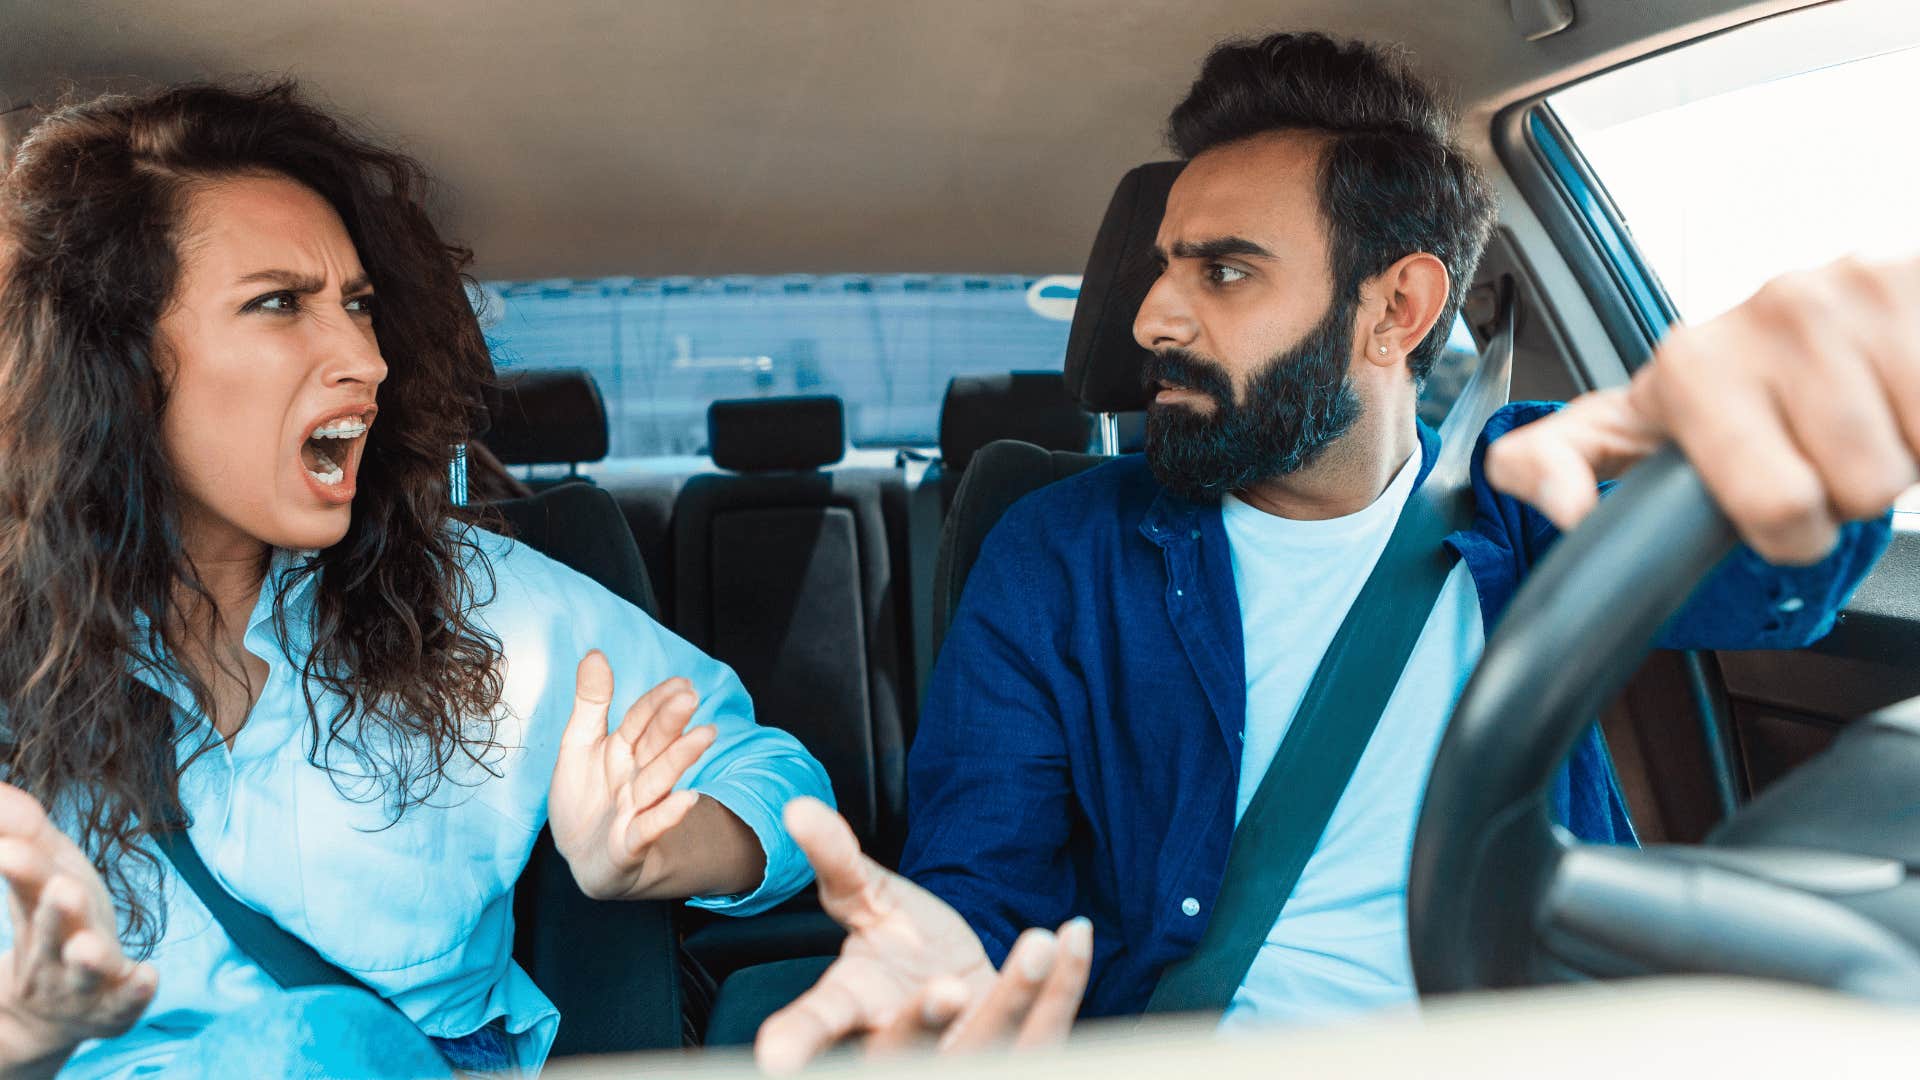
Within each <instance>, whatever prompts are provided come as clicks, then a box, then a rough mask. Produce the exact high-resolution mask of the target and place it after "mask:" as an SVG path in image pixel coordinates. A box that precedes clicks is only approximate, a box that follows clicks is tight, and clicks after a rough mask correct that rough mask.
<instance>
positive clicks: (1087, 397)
mask: <svg viewBox="0 0 1920 1080" xmlns="http://www.w3.org/2000/svg"><path fill="white" fill-rule="evenodd" d="M1185 167H1186V163H1185V162H1181V161H1157V162H1154V163H1152V164H1150V165H1142V166H1140V167H1139V168H1136V169H1134V170H1133V171H1132V172H1129V173H1128V174H1127V175H1125V176H1123V177H1121V178H1120V186H1119V187H1118V188H1116V189H1114V192H1113V201H1112V202H1110V203H1108V204H1107V216H1106V218H1105V219H1103V220H1102V221H1101V222H1100V232H1099V234H1098V235H1096V236H1095V237H1094V238H1093V252H1092V253H1091V254H1089V255H1088V256H1087V270H1086V273H1085V274H1084V275H1082V277H1081V281H1080V300H1079V302H1078V303H1076V304H1075V305H1074V308H1073V329H1072V331H1071V332H1070V333H1069V335H1068V337H1067V391H1068V392H1069V393H1071V394H1072V395H1073V396H1074V397H1075V398H1077V399H1079V401H1080V404H1082V405H1084V406H1086V407H1087V408H1088V409H1089V410H1090V411H1093V412H1103V413H1108V412H1133V411H1135V410H1138V409H1144V408H1146V407H1147V402H1148V400H1149V397H1148V395H1147V390H1146V387H1145V386H1143V385H1141V382H1140V374H1141V372H1142V371H1143V370H1144V369H1145V364H1146V362H1147V350H1145V349H1143V348H1141V347H1140V346H1139V345H1138V344H1137V343H1135V342H1134V340H1133V317H1134V315H1136V314H1138V313H1139V311H1140V301H1142V300H1145V299H1146V298H1147V290H1148V289H1150V288H1152V287H1153V279H1154V276H1155V273H1154V269H1155V268H1154V262H1153V238H1154V236H1155V234H1157V233H1158V232H1159V231H1160V218H1161V217H1162V216H1163V215H1164V214H1165V213H1166V210H1167V192H1168V191H1170V190H1172V188H1173V181H1174V178H1175V177H1177V176H1179V175H1180V170H1181V169H1183V168H1185Z"/></svg>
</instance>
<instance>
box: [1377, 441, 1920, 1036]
mask: <svg viewBox="0 0 1920 1080" xmlns="http://www.w3.org/2000/svg"><path fill="white" fill-rule="evenodd" d="M1734 543H1735V537H1734V534H1733V532H1732V529H1731V528H1730V526H1729V525H1728V523H1727V521H1726V519H1725V518H1724V517H1723V516H1722V515H1721V514H1720V512H1719V511H1718V509H1717V508H1716V507H1715V506H1714V504H1713V502H1712V500H1711V499H1710V498H1709V497H1708V495H1707V493H1706V490H1705V488H1704V487H1703V486H1702V485H1701V483H1700V479H1699V477H1698V475H1697V474H1695V473H1694V471H1693V470H1692V468H1690V467H1689V466H1688V465H1687V464H1686V462H1685V461H1684V459H1682V458H1681V457H1680V455H1679V453H1678V452H1677V451H1674V450H1671V449H1669V450H1667V451H1663V452H1662V453H1660V454H1658V455H1656V456H1654V457H1653V458H1651V459H1649V460H1648V461H1646V462H1645V463H1643V464H1642V465H1641V466H1640V467H1639V468H1637V469H1635V470H1634V471H1633V472H1632V473H1631V474H1630V475H1628V476H1627V477H1626V478H1624V479H1623V480H1622V481H1621V482H1620V484H1619V485H1618V487H1617V488H1616V489H1615V490H1614V491H1613V492H1612V493H1611V494H1610V495H1609V496H1608V497H1607V498H1605V499H1603V500H1601V504H1600V506H1599V507H1598V508H1597V509H1596V510H1595V511H1594V512H1593V514H1592V515H1591V516H1590V517H1589V518H1588V520H1587V521H1586V522H1584V523H1583V524H1582V525H1581V526H1580V527H1579V528H1578V529H1576V530H1574V531H1573V532H1572V533H1570V534H1568V535H1567V536H1565V537H1563V538H1562V539H1561V540H1560V541H1559V543H1558V544H1556V546H1555V547H1554V550H1553V551H1552V552H1550V553H1549V555H1548V557H1547V558H1546V559H1545V560H1543V561H1542V562H1541V564H1540V566H1539V567H1538V568H1537V569H1536V570H1535V571H1534V573H1533V575H1532V577H1531V578H1530V579H1529V580H1528V582H1527V583H1526V585H1525V587H1524V588H1522V589H1521V590H1520V593H1519V595H1518V596H1516V597H1515V598H1514V600H1513V603H1512V606H1511V607H1510V608H1509V609H1508V611H1507V613H1506V615H1505V616H1504V617H1503V619H1502V621H1501V624H1500V627H1499V629H1498V631H1497V632H1496V633H1495V634H1494V635H1493V637H1492V639H1491V640H1490V641H1489V642H1488V643H1487V648H1486V652H1485V653H1484V655H1483V656H1482V658H1481V661H1480V664H1479V667H1478V668H1477V669H1476V670H1475V672H1474V674H1473V677H1472V679H1471V680H1470V681H1469V682H1468V684H1467V688H1466V691H1465V692H1464V693H1463V695H1462V696H1461V699H1460V703H1459V705H1458V706H1457V707H1456V709H1455V710H1454V714H1453V720H1452V722H1451V724H1450V725H1449V727H1448V729H1447V733H1446V736H1445V738H1444V739H1443V740H1442V742H1441V746H1440V751H1439V756H1438V757H1437V759H1436V760H1435V763H1434V768H1433V774H1432V778H1431V780H1430V781H1429V783H1428V787H1427V796H1426V802H1425V804H1424V806H1423V807H1422V810H1421V814H1420V825H1419V831H1418V833H1417V834H1416V839H1415V843H1414V851H1413V868H1412V877H1411V879H1410V881H1409V884H1408V897H1407V903H1408V922H1409V927H1408V929H1409V934H1410V937H1411V944H1412V950H1413V967H1414V975H1415V979H1416V981H1417V983H1418V984H1419V987H1420V990H1421V993H1422V994H1434V993H1444V992H1450V991H1461V990H1473V989H1483V988H1494V987H1513V986H1528V985H1537V984H1542V983H1549V982H1563V981H1569V980H1574V979H1581V978H1595V977H1600V978H1606V977H1623V976H1632V975H1649V974H1670V973H1717V974H1729V975H1747V976H1755V977H1762V978H1775V979H1784V980H1789V981H1793V982H1800V983H1807V984H1811V985H1817V986H1826V987H1832V988H1835V989H1841V990H1847V991H1851V992H1855V993H1859V994H1864V995H1867V996H1870V997H1874V998H1877V999H1881V1000H1887V1001H1898V1002H1906V1003H1920V698H1916V699H1913V700H1911V701H1908V702H1905V703H1903V704H1901V705H1897V706H1894V707H1892V708H1890V709H1886V710H1883V711H1881V712H1879V713H1876V714H1874V715H1873V716H1872V717H1868V718H1865V719H1862V720H1859V721H1856V722H1854V723H1853V724H1851V725H1849V727H1848V728H1847V730H1846V731H1845V733H1843V734H1842V736H1841V737H1840V738H1839V739H1838V740H1836V742H1835V744H1834V745H1833V746H1832V747H1830V748H1829V749H1828V750H1827V751H1826V752H1824V753H1823V754H1822V755H1821V756H1819V757H1817V758H1815V759H1814V760H1812V761H1810V762H1808V763H1807V764H1806V765H1804V766H1802V767H1801V768H1800V769H1798V770H1796V771H1794V772H1793V773H1791V774H1789V775H1788V776H1787V777H1785V778H1784V779H1782V780H1781V781H1780V782H1779V783H1777V784H1776V785H1775V786H1774V787H1772V788H1770V789H1769V790H1768V791H1766V792H1765V793H1763V794H1762V795H1761V796H1760V797H1759V798H1757V799H1755V800H1754V801H1753V802H1752V803H1750V804H1748V805H1747V806H1746V807H1744V808H1743V809H1742V810H1741V811H1740V812H1739V813H1738V814H1736V815H1735V816H1734V817H1733V818H1732V819H1731V820H1729V821H1727V822H1725V823H1723V824H1722V825H1721V826H1720V827H1719V828H1718V829H1716V831H1715V832H1714V834H1713V835H1712V836H1710V837H1709V838H1708V840H1707V842H1706V843H1705V844H1702V845H1697V846H1680V845H1675V846H1660V847H1651V848H1646V849H1635V848H1619V847H1604V846H1594V845H1583V844H1580V843H1578V842H1576V841H1575V840H1573V838H1572V837H1571V836H1570V835H1569V834H1568V833H1567V832H1566V831H1565V830H1564V829H1562V828H1560V827H1559V826H1557V825H1555V824H1554V823H1553V822H1552V821H1551V820H1550V818H1549V815H1548V801H1547V792H1548V786H1549V784H1550V782H1551V781H1552V779H1553V775H1554V773H1555V771H1556V770H1557V768H1558V767H1559V765H1560V763H1561V762H1562V761H1564V760H1565V759H1566V757H1567V755H1568V753H1570V752H1571V750H1572V748H1573V746H1574V743H1575V742H1576V741H1577V740H1578V738H1579V736H1580V735H1581V733H1582V732H1583V731H1584V730H1585V729H1586V728H1587V726H1588V725H1589V724H1591V723H1592V722H1593V719H1594V718H1595V717H1597V716H1598V715H1599V713H1600V709H1601V707H1602V706H1603V705H1605V704H1606V703H1607V701H1608V700H1609V699H1610V698H1611V697H1612V696H1613V695H1614V694H1616V693H1618V692H1619V690H1620V688H1621V686H1622V685H1624V684H1625V682H1626V680H1627V678H1628V677H1629V676H1630V675H1631V674H1632V673H1633V671H1634V670H1635V668H1636V667H1638V665H1639V663H1640V661H1641V659H1642V658H1643V657H1644V656H1645V654H1646V652H1647V650H1648V648H1649V643H1650V642H1651V641H1652V639H1653V637H1654V635H1655V633H1656V632H1657V631H1658V630H1659V628H1660V626H1661V625H1662V624H1663V623H1665V621H1666V620H1667V619H1668V617H1670V616H1671V615H1672V614H1673V612H1674V611H1675V610H1677V609H1678V608H1679V607H1680V605H1681V603H1682V602H1683V601H1684V600H1685V599H1686V597H1687V596H1688V594H1689V593H1691V592H1692V590H1693V588H1694V587H1695V586H1696V585H1697V584H1699V583H1700V581H1701V580H1703V579H1704V578H1705V577H1706V576H1707V574H1708V573H1709V572H1710V571H1711V570H1712V569H1713V568H1714V566H1715V565H1716V564H1717V563H1718V562H1719V561H1720V560H1721V559H1722V558H1723V557H1725V556H1726V554H1727V553H1728V552H1729V551H1730V550H1731V549H1732V547H1733V545H1734Z"/></svg>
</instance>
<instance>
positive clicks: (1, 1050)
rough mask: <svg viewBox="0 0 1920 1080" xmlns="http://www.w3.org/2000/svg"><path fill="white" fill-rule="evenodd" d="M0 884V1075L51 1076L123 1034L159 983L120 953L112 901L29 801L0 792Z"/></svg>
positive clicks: (1, 788) (12, 791) (5, 789)
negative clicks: (1, 923) (7, 927)
mask: <svg viewBox="0 0 1920 1080" xmlns="http://www.w3.org/2000/svg"><path fill="white" fill-rule="evenodd" d="M0 879H4V880H5V881H6V884H7V906H8V909H9V912H10V914H11V915H12V917H13V948H12V950H10V951H9V952H7V953H5V954H0V1069H4V1070H5V1072H6V1075H8V1076H51V1075H53V1073H54V1072H55V1071H57V1070H58V1069H59V1067H60V1065H61V1063H62V1062H64V1061H65V1060H66V1058H67V1056H68V1055H69V1054H70V1053H72V1051H73V1048H74V1047H75V1046H78V1045H79V1044H80V1043H81V1042H82V1041H83V1040H86V1039H104V1038H110V1037H112V1036H114V1035H118V1034H120V1033H121V1032H123V1031H125V1030H127V1028H128V1027H130V1026H131V1025H132V1024H133V1022H134V1021H135V1020H137V1019H139V1017H140V1014H141V1013H142V1012H143V1011H145V1009H146V1007H147V1003H148V1002H150V1001H152V1000H153V992H154V989H155V988H156V987H157V986H158V984H159V980H158V977H157V975H156V974H155V972H154V969H153V968H152V966H151V965H148V964H136V963H134V962H133V961H132V960H129V959H128V958H127V956H126V954H125V953H124V952H122V951H121V948H120V939H119V928H118V922H117V921H116V919H115V917H114V912H113V901H112V899H110V898H109V897H108V895H107V889H106V886H105V885H104V884H102V883H101V881H100V875H99V874H97V873H95V872H94V869H93V865H92V863H90V862H88V861H87V857H86V855H85V854H84V853H82V852H81V850H80V848H79V846H78V845H76V844H75V843H74V842H73V841H72V840H70V839H68V838H67V836H66V834H64V833H62V832H61V831H60V830H59V829H57V828H55V827H54V825H53V823H52V822H51V821H49V820H47V815H46V812H45V811H44V810H42V809H41V807H40V804H39V802H38V801H36V800H35V799H34V798H33V796H31V795H28V794H27V793H26V792H24V791H21V790H20V789H19V788H16V787H10V786H8V785H6V784H0Z"/></svg>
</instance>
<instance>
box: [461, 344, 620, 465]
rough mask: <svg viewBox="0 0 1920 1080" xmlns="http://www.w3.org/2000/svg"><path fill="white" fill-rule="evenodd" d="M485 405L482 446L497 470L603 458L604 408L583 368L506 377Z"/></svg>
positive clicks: (605, 439)
mask: <svg viewBox="0 0 1920 1080" xmlns="http://www.w3.org/2000/svg"><path fill="white" fill-rule="evenodd" d="M486 400H487V416H488V421H489V423H488V427H487V432H486V435H485V436H484V438H483V439H482V441H483V442H485V443H486V444H487V449H489V450H492V451H493V456H494V457H497V458H499V459H500V462H501V464H503V465H552V464H558V463H567V464H572V463H574V462H579V461H599V460H600V459H601V458H603V457H606V456H607V404H606V402H604V401H602V400H601V399H600V387H599V385H598V384H597V383H595V382H594V381H593V376H592V374H590V373H588V372H587V371H586V370H585V369H583V368H551V369H547V370H543V371H511V372H506V373H504V374H502V375H501V376H500V383H499V386H498V387H497V388H495V389H493V390H490V391H488V393H487V395H486Z"/></svg>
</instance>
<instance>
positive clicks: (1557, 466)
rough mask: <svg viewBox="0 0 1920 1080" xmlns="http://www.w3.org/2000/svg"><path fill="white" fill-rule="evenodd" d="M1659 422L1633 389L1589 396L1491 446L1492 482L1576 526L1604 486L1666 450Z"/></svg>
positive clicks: (1554, 518)
mask: <svg viewBox="0 0 1920 1080" xmlns="http://www.w3.org/2000/svg"><path fill="white" fill-rule="evenodd" d="M1663 441H1664V436H1663V435H1662V434H1661V431H1660V428H1659V425H1658V424H1657V423H1656V422H1655V421H1654V420H1653V418H1650V417H1648V416H1645V415H1643V414H1642V413H1640V412H1639V411H1638V410H1636V408H1635V405H1634V402H1633V401H1632V400H1631V399H1630V398H1629V397H1628V394H1627V392H1626V391H1625V390H1622V389H1615V390H1600V391H1596V392H1594V393H1591V394H1583V395H1581V396H1580V397H1578V398H1576V399H1574V400H1573V401H1572V402H1571V403H1570V404H1568V405H1567V407H1566V408H1564V409H1561V410H1560V411H1559V412H1556V413H1554V414H1553V415H1551V416H1547V417H1544V418H1542V419H1540V420H1536V421H1534V422H1533V423H1531V424H1527V425H1524V426H1522V427H1519V428H1516V429H1514V430H1513V431H1511V432H1509V433H1508V434H1506V435H1504V436H1502V437H1501V438H1500V439H1499V440H1498V441H1496V442H1495V443H1494V444H1493V445H1492V446H1490V447H1488V448H1487V458H1486V474H1487V482H1488V483H1490V484H1492V485H1493V487H1494V488H1495V489H1497V490H1499V491H1503V492H1505V493H1507V494H1508V495H1511V496H1513V497H1514V498H1516V499H1520V500H1521V501H1523V502H1526V503H1528V504H1530V505H1532V506H1533V507H1534V508H1535V509H1537V510H1539V511H1540V512H1541V513H1543V514H1545V515H1546V516H1547V518H1548V520H1550V521H1552V522H1553V523H1554V524H1555V525H1558V526H1559V527H1560V528H1561V529H1563V530H1564V529H1571V528H1572V527H1573V526H1575V525H1577V524H1579V522H1580V520H1581V519H1582V518H1584V517H1586V515H1587V513H1588V512H1589V511H1591V510H1592V509H1593V507H1594V504H1595V503H1596V502H1597V501H1598V500H1599V491H1598V488H1599V484H1600V481H1602V480H1610V479H1613V478H1614V477H1616V476H1618V475H1620V474H1621V473H1622V472H1624V471H1626V470H1627V469H1629V468H1631V467H1632V466H1633V465H1634V463H1636V462H1638V461H1639V460H1640V459H1641V458H1644V457H1646V456H1647V455H1648V454H1651V453H1653V452H1654V451H1655V450H1657V449H1659V448H1660V445H1661V443H1662V442H1663Z"/></svg>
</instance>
